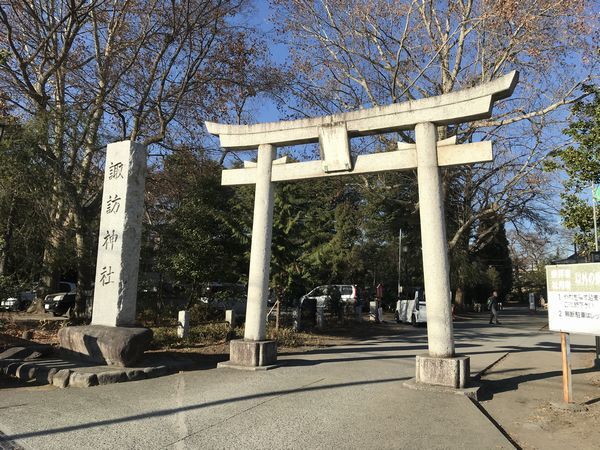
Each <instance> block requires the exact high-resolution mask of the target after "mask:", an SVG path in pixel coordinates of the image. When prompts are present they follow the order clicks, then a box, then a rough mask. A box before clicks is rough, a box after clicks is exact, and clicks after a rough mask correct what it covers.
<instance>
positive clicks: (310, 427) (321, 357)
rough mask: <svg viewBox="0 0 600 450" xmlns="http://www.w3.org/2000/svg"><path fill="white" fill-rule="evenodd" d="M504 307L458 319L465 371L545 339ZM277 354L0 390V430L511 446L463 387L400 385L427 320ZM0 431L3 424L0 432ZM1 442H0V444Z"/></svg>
mask: <svg viewBox="0 0 600 450" xmlns="http://www.w3.org/2000/svg"><path fill="white" fill-rule="evenodd" d="M541 326H543V319H542V320H540V319H539V318H531V317H529V316H523V314H520V313H516V314H511V313H509V312H506V314H505V315H504V320H503V325H501V326H488V325H487V321H486V318H485V317H482V318H477V319H471V320H466V321H463V322H457V323H456V324H455V328H456V340H457V352H459V353H463V354H467V355H471V357H472V359H471V367H472V370H473V372H477V371H480V370H483V369H484V368H486V367H487V366H489V365H490V364H492V363H493V362H494V361H496V360H497V359H498V358H500V357H502V356H503V355H505V354H506V352H508V351H511V350H515V349H522V348H526V347H530V346H535V345H538V343H539V342H543V341H546V340H548V339H552V336H550V335H549V334H548V333H546V332H544V331H539V328H541ZM399 330H400V332H399V334H398V335H397V336H393V337H390V336H386V337H382V338H376V339H370V340H365V341H360V342H357V343H356V344H355V345H349V346H340V347H330V348H324V349H318V350H314V351H311V352H308V353H302V354H287V355H282V356H281V357H280V361H281V363H282V364H283V366H282V367H280V368H278V369H276V370H272V371H268V372H244V371H235V370H232V369H207V370H198V371H193V372H183V373H179V374H176V375H171V376H167V377H162V378H156V379H150V380H143V381H138V382H130V383H124V384H114V385H107V386H98V387H93V388H88V389H74V388H73V389H64V390H59V389H56V388H52V387H45V388H19V389H4V390H0V432H2V433H4V434H5V435H6V436H7V438H8V439H11V440H12V441H14V442H16V443H17V444H18V445H20V446H22V447H24V448H32V449H54V448H57V449H58V448H60V449H65V448H77V449H104V448H106V449H109V448H110V449H114V448H140V449H142V448H143V449H159V448H169V449H171V448H211V449H212V448H244V449H254V448H256V449H259V448H261V449H263V448H278V449H279V448H299V449H300V448H302V449H306V448H311V449H313V448H315V449H325V448H362V449H365V448H367V449H371V448H373V449H385V448H468V449H480V448H486V449H487V448H513V445H512V444H511V442H510V441H509V440H508V439H507V438H506V437H505V436H504V435H503V434H502V433H501V432H500V431H499V430H498V428H496V426H495V425H494V424H493V423H492V422H491V421H490V420H489V419H488V418H487V417H486V415H484V414H483V413H482V411H480V409H479V408H478V407H477V406H476V405H475V404H473V403H472V402H471V401H470V400H469V399H467V398H466V397H462V396H458V395H452V394H439V393H434V392H423V391H414V390H410V389H406V388H404V387H403V384H402V383H403V381H405V380H408V379H409V378H412V377H413V376H414V356H415V355H416V354H419V353H422V352H424V351H426V341H427V339H426V329H425V328H418V329H414V328H411V327H409V326H400V327H399ZM0 438H1V436H0ZM0 448H1V447H0Z"/></svg>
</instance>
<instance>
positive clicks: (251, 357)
mask: <svg viewBox="0 0 600 450" xmlns="http://www.w3.org/2000/svg"><path fill="white" fill-rule="evenodd" d="M276 363H277V342H275V341H246V340H241V339H239V340H234V341H231V343H230V346H229V361H227V362H224V363H219V365H218V366H219V367H229V368H233V369H245V370H268V369H272V368H273V367H275V365H276Z"/></svg>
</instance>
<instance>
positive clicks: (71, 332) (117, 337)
mask: <svg viewBox="0 0 600 450" xmlns="http://www.w3.org/2000/svg"><path fill="white" fill-rule="evenodd" d="M58 340H59V345H60V347H61V352H62V353H64V354H65V356H67V357H74V358H81V359H84V360H86V361H93V362H97V363H101V364H108V365H111V366H121V367H127V366H131V365H132V364H135V363H136V362H138V361H139V360H140V358H141V357H142V355H143V354H144V351H146V350H148V349H149V348H150V343H151V342H152V331H151V330H149V329H147V328H125V327H108V326H104V325H88V326H81V327H65V328H62V329H61V330H60V331H59V332H58Z"/></svg>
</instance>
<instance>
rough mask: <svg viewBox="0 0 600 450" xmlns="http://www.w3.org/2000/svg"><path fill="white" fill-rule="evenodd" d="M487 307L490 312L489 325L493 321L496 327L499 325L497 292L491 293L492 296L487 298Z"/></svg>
mask: <svg viewBox="0 0 600 450" xmlns="http://www.w3.org/2000/svg"><path fill="white" fill-rule="evenodd" d="M487 307H488V309H489V310H490V325H492V323H493V321H494V320H495V321H496V325H500V322H498V291H494V292H492V296H491V297H490V298H488V301H487Z"/></svg>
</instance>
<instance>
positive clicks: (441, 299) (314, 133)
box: [206, 72, 518, 388]
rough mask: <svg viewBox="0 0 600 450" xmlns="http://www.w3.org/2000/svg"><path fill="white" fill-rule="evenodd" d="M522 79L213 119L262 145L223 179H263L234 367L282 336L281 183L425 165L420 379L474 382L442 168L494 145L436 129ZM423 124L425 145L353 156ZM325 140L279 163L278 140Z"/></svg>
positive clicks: (486, 109)
mask: <svg viewBox="0 0 600 450" xmlns="http://www.w3.org/2000/svg"><path fill="white" fill-rule="evenodd" d="M517 81H518V74H517V72H512V73H510V74H507V75H505V76H503V77H500V78H498V79H496V80H493V81H491V82H489V83H486V84H483V85H481V86H477V87H474V88H471V89H465V90H462V91H458V92H453V93H450V94H444V95H440V96H437V97H430V98H426V99H422V100H417V101H413V102H406V103H399V104H392V105H388V106H382V107H377V108H371V109H363V110H359V111H353V112H349V113H342V114H334V115H331V116H324V117H316V118H312V119H301V120H292V121H283V122H273V123H263V124H256V125H224V124H217V123H211V122H206V127H207V129H208V131H209V132H210V133H211V134H214V135H217V136H219V138H220V140H221V145H222V146H223V147H225V148H229V149H233V150H235V149H237V150H251V149H255V148H258V161H257V163H245V164H244V166H245V167H244V168H243V169H230V170H224V171H223V174H222V184H223V185H241V184H255V185H256V194H255V200H254V223H253V226H252V249H251V252H252V253H251V257H250V274H249V286H248V305H247V310H246V331H245V334H244V339H243V340H238V341H232V342H231V350H230V360H229V361H228V362H227V363H223V365H225V366H229V367H237V368H245V369H260V368H263V369H264V368H269V367H273V365H274V364H275V363H276V359H277V349H276V344H275V342H272V341H266V340H265V337H266V336H265V325H266V302H267V297H268V281H269V262H270V254H271V250H270V247H271V230H272V221H273V187H272V186H273V183H274V182H278V181H286V180H300V179H309V178H320V177H330V176H337V175H348V174H361V173H373V172H381V171H388V170H406V169H414V168H416V169H417V173H418V189H419V208H420V217H421V234H422V242H423V272H424V277H425V292H426V296H427V324H428V326H427V339H428V348H429V352H428V353H427V354H426V355H422V356H417V359H416V382H417V384H421V385H430V384H431V385H441V386H446V387H451V388H463V387H465V386H466V385H467V383H468V381H469V369H470V368H469V358H468V357H467V356H457V355H455V353H454V336H453V329H452V312H451V304H450V281H449V272H450V270H449V269H450V268H449V263H448V251H447V241H446V225H445V220H444V198H443V191H442V186H441V182H440V168H441V167H444V166H454V165H462V164H471V163H475V162H486V161H491V160H492V146H491V142H476V143H471V144H460V145H456V143H455V138H449V139H445V140H443V141H439V142H438V141H437V136H436V127H437V126H439V125H448V124H453V123H454V124H456V123H461V122H468V121H472V120H476V119H481V118H486V117H490V116H491V114H492V108H493V105H494V103H495V101H497V100H499V99H503V98H507V97H509V96H510V95H511V94H512V92H513V90H514V88H515V86H516V84H517ZM410 129H414V130H415V141H416V144H415V145H412V144H399V145H398V147H399V150H398V151H391V152H385V153H375V154H370V155H361V156H358V157H357V158H352V157H351V155H350V138H353V137H359V136H367V135H373V134H381V133H388V132H391V131H399V130H410ZM313 142H318V143H319V144H320V149H321V160H318V161H307V162H300V163H288V162H287V159H286V158H285V157H284V158H280V159H277V160H275V159H274V158H275V148H276V147H278V146H286V145H295V144H302V143H313Z"/></svg>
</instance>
